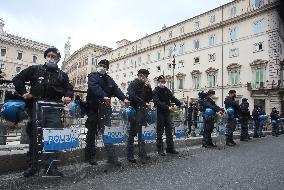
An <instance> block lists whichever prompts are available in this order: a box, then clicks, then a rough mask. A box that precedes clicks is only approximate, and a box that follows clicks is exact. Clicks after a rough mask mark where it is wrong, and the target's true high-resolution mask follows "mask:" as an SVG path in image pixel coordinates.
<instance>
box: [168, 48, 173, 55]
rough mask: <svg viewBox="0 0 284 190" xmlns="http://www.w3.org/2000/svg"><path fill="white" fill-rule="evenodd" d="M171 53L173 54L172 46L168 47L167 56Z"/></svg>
mask: <svg viewBox="0 0 284 190" xmlns="http://www.w3.org/2000/svg"><path fill="white" fill-rule="evenodd" d="M172 55H173V48H172V47H170V48H169V50H168V57H172Z"/></svg>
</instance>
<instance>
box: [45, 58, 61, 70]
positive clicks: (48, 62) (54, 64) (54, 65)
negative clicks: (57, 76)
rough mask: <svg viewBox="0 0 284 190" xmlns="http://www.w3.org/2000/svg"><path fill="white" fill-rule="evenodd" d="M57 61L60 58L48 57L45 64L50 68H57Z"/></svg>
mask: <svg viewBox="0 0 284 190" xmlns="http://www.w3.org/2000/svg"><path fill="white" fill-rule="evenodd" d="M57 63H58V60H55V59H51V58H46V60H45V64H46V66H47V67H49V68H57Z"/></svg>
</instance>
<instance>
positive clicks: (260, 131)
mask: <svg viewBox="0 0 284 190" xmlns="http://www.w3.org/2000/svg"><path fill="white" fill-rule="evenodd" d="M259 109H260V111H259V116H260V115H264V116H266V113H265V111H264V108H263V106H259ZM259 120H260V121H259V128H258V132H257V133H258V136H259V137H260V138H261V137H265V135H264V134H263V132H262V130H263V127H264V124H265V122H266V119H260V118H259Z"/></svg>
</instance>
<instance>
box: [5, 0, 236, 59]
mask: <svg viewBox="0 0 284 190" xmlns="http://www.w3.org/2000/svg"><path fill="white" fill-rule="evenodd" d="M231 1H232V0H174V1H173V0H172V1H169V0H0V18H3V19H4V22H5V27H4V30H5V31H6V32H7V33H10V34H14V35H18V36H21V37H25V38H28V39H32V40H35V41H39V42H43V43H46V44H49V45H52V46H55V47H57V48H58V49H59V50H60V51H61V52H62V54H63V52H64V44H65V43H66V41H67V40H68V37H71V40H70V42H71V53H72V52H74V51H76V50H78V49H79V48H80V47H82V46H84V45H86V44H87V43H93V44H96V45H104V46H108V47H111V48H114V49H115V48H116V42H117V41H119V40H122V39H127V40H130V41H135V40H137V39H140V38H142V37H144V36H145V34H146V33H147V34H152V33H154V32H157V31H159V30H161V28H162V26H163V25H164V24H165V25H166V26H171V25H174V24H176V23H178V22H181V21H183V20H186V19H189V18H191V17H194V16H196V15H198V14H201V13H204V12H206V11H209V10H211V9H214V8H216V7H218V6H221V5H222V4H226V3H228V2H231Z"/></svg>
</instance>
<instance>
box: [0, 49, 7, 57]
mask: <svg viewBox="0 0 284 190" xmlns="http://www.w3.org/2000/svg"><path fill="white" fill-rule="evenodd" d="M5 56H6V49H4V48H1V57H5Z"/></svg>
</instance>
